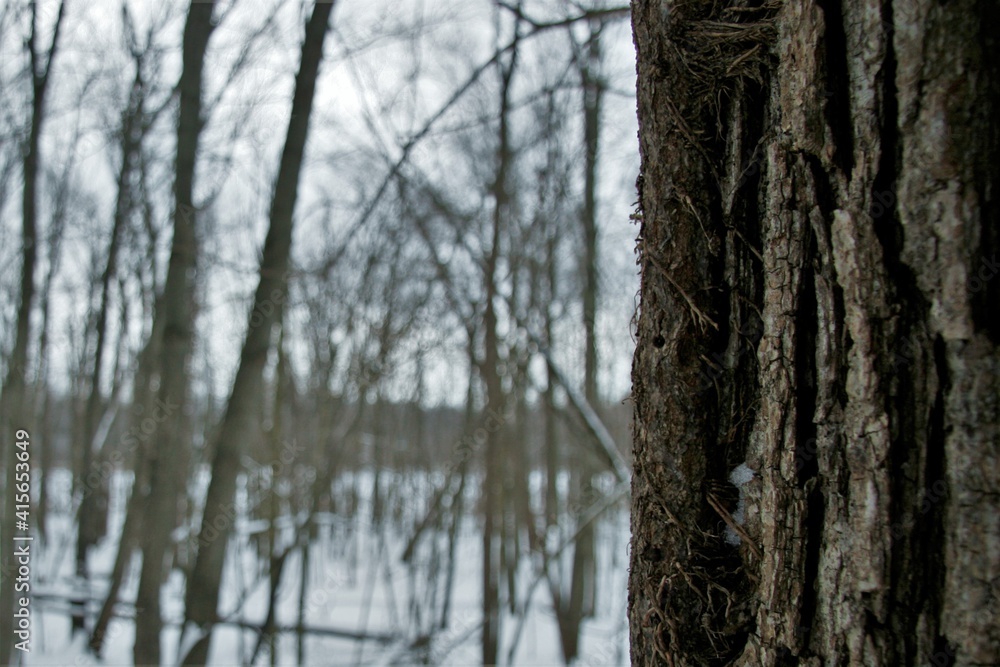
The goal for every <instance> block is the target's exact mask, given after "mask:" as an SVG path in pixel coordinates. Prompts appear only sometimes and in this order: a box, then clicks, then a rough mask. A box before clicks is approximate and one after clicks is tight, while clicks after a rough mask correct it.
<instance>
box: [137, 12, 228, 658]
mask: <svg viewBox="0 0 1000 667" xmlns="http://www.w3.org/2000/svg"><path fill="white" fill-rule="evenodd" d="M214 6H215V5H214V2H192V4H191V8H190V10H189V12H188V17H187V23H186V25H185V26H184V47H183V70H182V71H181V77H180V82H179V83H178V88H179V89H180V115H179V117H178V123H177V156H176V163H175V174H174V202H173V204H174V238H173V241H172V244H171V252H170V262H169V264H168V266H167V279H166V283H165V284H164V287H163V294H162V297H161V298H160V300H159V303H158V307H157V309H156V316H155V317H156V318H157V319H160V318H162V320H163V329H162V331H163V339H162V342H161V344H160V362H159V364H158V367H159V372H160V386H159V389H158V392H157V406H155V407H154V406H148V409H149V412H150V414H151V415H153V416H154V418H156V414H155V413H156V411H157V410H162V411H164V412H166V414H164V415H163V419H162V420H159V419H158V421H160V423H159V425H158V430H157V433H156V438H157V445H156V447H150V448H149V450H148V453H149V456H150V465H149V468H148V470H149V488H148V495H147V496H146V501H145V511H144V518H145V523H146V526H147V527H148V528H152V529H151V530H147V531H146V536H145V539H143V541H142V549H143V558H142V569H141V571H140V575H139V591H138V593H137V594H136V607H137V608H139V609H142V613H141V614H137V615H136V624H135V645H134V647H133V656H134V659H135V664H137V665H158V664H160V632H161V630H162V627H163V624H162V619H161V615H160V586H161V584H162V583H163V579H164V576H165V573H166V571H167V567H168V563H169V560H168V558H167V556H168V550H169V547H170V536H171V534H172V533H173V530H174V527H175V525H176V523H177V500H178V482H179V477H180V470H179V462H180V461H181V460H182V457H181V449H182V448H184V447H186V446H187V443H186V442H185V438H184V426H183V425H184V422H185V419H186V415H187V411H188V406H187V395H188V362H189V359H190V356H191V351H192V349H193V346H194V329H193V319H194V317H193V316H194V298H195V296H194V294H195V289H196V284H195V276H194V274H195V267H196V266H197V260H198V238H197V228H196V219H195V218H196V213H195V210H194V203H193V201H194V200H193V190H194V176H195V165H196V160H197V155H198V140H199V137H200V134H201V127H202V120H201V89H202V72H203V69H204V64H205V52H206V50H207V48H208V40H209V37H210V36H211V34H212V29H213V24H212V11H213V9H214ZM155 328H156V324H155V323H154V329H155ZM125 546H126V548H127V546H128V545H127V544H126V545H125Z"/></svg>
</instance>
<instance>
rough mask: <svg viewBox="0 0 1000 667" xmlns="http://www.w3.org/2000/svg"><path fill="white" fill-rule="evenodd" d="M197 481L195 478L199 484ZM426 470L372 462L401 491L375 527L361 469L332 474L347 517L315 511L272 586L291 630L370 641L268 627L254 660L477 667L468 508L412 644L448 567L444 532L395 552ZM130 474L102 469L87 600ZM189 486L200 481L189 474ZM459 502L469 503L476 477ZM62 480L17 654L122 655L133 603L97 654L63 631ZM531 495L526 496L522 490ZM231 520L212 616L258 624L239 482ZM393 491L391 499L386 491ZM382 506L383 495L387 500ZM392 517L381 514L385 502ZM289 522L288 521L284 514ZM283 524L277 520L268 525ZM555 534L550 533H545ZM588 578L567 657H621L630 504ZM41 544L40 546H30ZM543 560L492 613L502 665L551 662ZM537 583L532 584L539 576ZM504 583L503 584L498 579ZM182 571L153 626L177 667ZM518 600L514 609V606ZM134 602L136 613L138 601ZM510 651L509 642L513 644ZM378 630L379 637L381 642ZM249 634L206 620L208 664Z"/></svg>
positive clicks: (476, 562) (65, 525)
mask: <svg viewBox="0 0 1000 667" xmlns="http://www.w3.org/2000/svg"><path fill="white" fill-rule="evenodd" d="M202 481H204V480H199V482H202ZM433 481H434V480H432V479H431V478H429V477H428V476H422V477H417V478H414V476H412V475H410V476H408V477H406V478H404V477H403V476H401V475H398V474H397V473H383V479H382V480H381V481H380V484H382V485H385V486H384V487H383V488H390V489H391V488H398V489H401V490H400V491H399V493H400V494H401V496H402V494H407V495H406V497H405V498H402V497H401V498H399V499H397V501H400V502H397V503H396V505H395V508H396V510H397V511H396V516H394V517H387V519H386V521H384V522H382V523H381V525H376V524H375V523H374V522H373V521H372V520H371V516H372V503H371V497H372V488H373V486H374V475H373V474H372V473H371V472H364V473H359V474H357V475H345V476H344V477H342V478H340V479H338V482H337V484H338V485H340V486H342V487H344V488H349V487H351V486H352V485H353V486H354V487H355V488H356V489H357V495H358V500H359V505H358V510H357V511H356V512H355V513H354V516H353V517H351V518H345V517H343V516H337V515H325V517H324V519H325V520H324V522H323V525H322V527H321V529H320V530H319V536H318V539H317V540H315V541H314V542H313V543H312V547H311V549H310V551H309V564H308V570H307V572H306V579H305V589H304V590H305V596H304V597H302V596H301V592H302V588H301V585H302V570H303V567H302V565H303V557H302V549H295V550H294V551H293V552H292V553H291V554H290V555H289V557H288V560H287V562H286V565H285V571H284V574H283V577H282V584H281V587H280V589H279V592H278V596H277V606H276V608H277V624H278V625H279V626H284V627H295V626H296V625H297V623H298V620H299V608H300V604H301V607H302V610H303V625H305V626H306V627H308V628H320V629H329V630H338V631H344V632H347V633H352V634H359V635H369V636H373V637H375V639H369V640H364V641H361V640H357V639H354V638H346V637H337V636H330V635H321V634H313V633H308V634H305V635H304V636H303V637H302V639H301V644H302V645H301V649H300V647H299V642H300V638H299V635H298V634H297V633H295V632H293V631H288V632H284V633H281V634H279V635H278V637H277V640H276V653H275V660H273V661H272V659H271V656H270V655H269V652H268V651H267V650H266V649H265V650H262V651H261V653H260V655H258V657H257V660H256V664H279V665H294V664H299V662H300V661H299V651H300V650H301V652H302V659H301V664H307V665H387V666H388V665H406V664H418V663H419V664H431V665H476V664H480V659H479V655H480V653H479V650H480V649H479V627H480V620H481V609H480V606H481V595H480V591H481V555H480V554H481V536H480V533H479V529H478V526H477V522H476V519H475V518H474V517H471V516H468V515H466V516H465V518H464V519H463V521H462V523H461V524H460V530H459V531H458V535H459V538H458V540H457V547H456V553H457V558H456V564H457V566H456V570H455V579H454V587H453V591H452V601H451V606H450V613H449V614H448V624H447V627H445V628H443V629H438V630H437V632H436V633H435V634H434V635H433V636H432V637H431V639H430V640H429V641H428V642H422V643H421V642H418V643H421V644H423V647H422V649H421V650H416V649H414V648H413V644H414V643H415V640H416V639H417V638H419V637H421V636H424V635H426V634H427V629H428V628H430V627H432V626H433V625H434V621H433V620H432V617H434V618H437V615H438V614H439V613H440V609H441V605H442V600H443V596H444V593H443V590H444V587H443V582H444V580H445V572H446V565H447V553H446V541H447V540H446V535H445V534H444V533H443V532H442V531H438V532H437V533H432V534H428V535H427V536H426V537H425V538H424V539H423V540H422V541H421V543H420V544H421V548H420V549H419V550H418V551H417V552H416V555H415V557H414V558H413V559H411V562H410V563H405V562H403V561H402V559H401V554H402V552H403V551H404V549H405V546H406V543H407V541H408V538H409V537H410V535H411V530H409V529H408V527H409V528H412V525H413V524H414V523H415V522H416V521H418V520H419V518H420V517H422V515H423V512H424V511H425V507H426V502H427V499H428V498H429V497H430V496H431V489H432V486H433ZM129 484H130V479H129V478H128V477H127V476H126V475H124V474H119V475H116V476H115V477H114V479H113V480H112V498H111V508H110V509H111V512H110V520H109V532H110V534H111V535H112V537H110V538H108V539H106V540H104V541H103V542H102V543H101V544H99V545H98V546H97V547H95V548H94V549H92V551H91V554H90V560H89V565H90V571H91V573H92V574H93V575H94V576H93V579H92V582H91V587H92V588H91V591H90V597H92V598H93V599H96V600H100V599H103V595H104V591H105V590H106V588H107V582H108V575H109V573H110V572H111V568H112V564H113V562H114V557H115V552H116V549H117V544H116V543H117V535H118V532H119V531H120V529H121V522H122V520H123V514H124V501H125V496H126V490H127V488H128V485H129ZM196 486H201V484H198V485H196ZM531 486H532V487H533V491H536V492H537V491H539V490H540V480H539V477H538V476H534V477H533V478H532V479H531ZM470 487H472V490H471V491H470V495H469V498H468V500H467V503H466V506H467V507H469V506H472V504H473V503H474V501H475V498H474V494H475V490H474V487H475V485H474V484H470ZM69 488H70V480H69V476H68V474H66V473H65V472H57V473H54V474H53V475H51V482H50V487H49V489H50V493H52V494H53V495H52V498H53V501H54V502H55V507H54V509H55V510H56V511H53V512H52V514H51V517H50V525H49V532H48V538H49V539H48V540H47V541H46V543H45V544H44V548H41V549H40V550H39V552H38V554H37V556H36V560H35V561H34V567H35V573H34V575H33V584H32V593H33V594H34V599H33V601H32V607H31V610H32V617H33V637H32V650H31V653H30V654H29V655H28V656H27V664H28V665H32V666H34V665H59V666H66V665H130V664H132V641H133V637H134V627H133V624H132V620H131V618H130V617H131V615H132V614H133V613H134V610H133V608H132V605H131V604H129V603H128V602H126V603H123V604H121V605H120V607H119V609H120V612H121V616H119V617H118V618H116V619H115V621H113V623H112V625H111V627H110V629H109V632H108V635H107V641H106V645H105V650H104V655H103V658H102V659H100V660H99V659H97V658H95V657H94V656H92V655H90V654H89V653H87V651H86V649H85V646H86V637H84V636H83V635H82V634H78V635H77V636H76V637H73V636H71V626H70V616H69V609H68V606H67V604H66V602H65V600H67V599H69V598H70V597H71V594H72V593H73V591H74V590H77V589H78V588H79V584H78V583H76V582H75V581H74V578H73V576H72V574H73V570H74V563H73V553H74V545H73V532H74V531H73V530H71V528H72V526H71V522H72V518H71V514H70V512H69V510H70V502H69ZM533 495H534V496H536V497H537V495H538V494H537V493H533ZM237 500H238V502H237V511H238V519H237V521H236V522H235V526H236V531H235V533H236V534H235V536H234V537H233V538H232V540H231V542H230V547H229V552H228V560H227V566H226V571H225V575H224V581H223V590H222V595H221V609H222V612H223V615H225V616H227V617H228V618H229V619H230V620H233V621H244V622H247V623H249V624H260V623H262V622H263V620H264V618H265V616H266V613H267V604H268V579H267V570H266V567H265V564H264V562H263V561H262V560H261V559H260V558H259V557H258V553H257V549H256V547H255V545H254V541H253V538H252V537H251V534H252V533H253V532H254V530H255V529H257V528H259V524H260V523H261V522H260V521H259V520H258V521H256V522H253V521H250V520H248V518H247V517H246V516H245V513H246V492H245V485H244V487H243V489H242V491H241V495H240V497H238V499H237ZM390 500H391V499H390ZM390 506H391V505H390ZM388 513H389V514H392V512H391V511H390V512H388ZM286 519H287V518H286ZM565 523H566V525H565V527H564V530H563V532H564V533H566V532H571V530H572V521H567V522H565ZM284 525H285V528H284V530H283V532H284V535H285V539H287V540H288V541H289V543H290V542H291V540H292V536H293V529H292V527H291V526H292V522H291V521H290V520H286V521H285V522H284ZM279 532H281V531H279ZM550 537H551V538H553V541H558V539H559V536H557V535H553V536H550ZM597 544H598V554H597V563H598V582H597V604H596V612H595V614H594V616H593V617H592V618H590V619H588V620H587V621H585V622H584V624H583V627H582V637H581V650H580V658H579V659H578V660H577V662H576V664H578V665H587V666H594V667H596V666H597V665H602V666H603V665H626V664H628V632H627V624H626V620H625V604H626V583H627V582H626V579H627V564H628V561H627V548H628V515H627V512H626V511H625V510H624V508H623V507H622V505H621V504H618V505H616V506H615V507H613V508H612V509H611V510H609V511H607V512H606V513H605V514H604V515H603V516H602V518H601V519H600V520H599V522H598V524H597ZM38 546H39V547H43V545H42V544H39V545H38ZM571 553H572V551H571V550H566V552H564V554H563V557H562V562H561V563H559V564H558V565H554V566H553V567H554V568H555V569H557V570H558V569H559V568H562V576H561V577H560V578H561V579H562V580H563V581H568V580H569V576H568V574H569V569H570V565H571V560H570V558H571ZM539 567H540V559H537V558H536V559H529V558H522V559H521V562H520V568H519V570H518V576H517V578H516V582H517V583H516V586H517V589H518V595H517V598H518V602H519V604H523V601H524V599H525V597H526V595H525V594H526V592H527V591H529V590H531V591H532V595H531V604H530V606H529V607H528V610H527V613H526V614H524V615H523V616H524V618H523V621H522V619H521V618H520V616H521V614H512V613H511V610H510V608H509V606H506V605H505V611H504V614H503V619H502V623H501V642H500V646H501V650H500V662H501V664H516V665H561V664H562V660H561V649H560V644H559V632H558V626H557V623H556V618H555V614H554V612H553V609H552V598H551V595H550V591H549V586H548V583H547V581H546V580H544V579H539V576H540V573H539V571H538V568H539ZM137 580H138V572H137V571H132V572H131V574H130V576H129V577H128V580H127V582H126V585H125V586H124V588H123V591H122V593H121V599H122V600H125V601H130V600H132V599H134V596H135V589H136V586H137ZM536 580H537V581H536ZM506 585H507V584H506V580H505V581H504V587H506ZM183 595H184V591H183V581H182V577H181V576H180V574H179V573H178V572H176V571H175V572H174V573H173V575H172V576H171V578H170V579H169V581H168V582H167V584H166V585H165V586H164V588H163V593H162V596H163V597H162V607H163V613H164V615H165V617H166V618H167V619H168V621H170V623H168V625H167V627H166V628H165V629H164V632H163V635H162V638H161V643H162V649H163V656H164V659H165V660H166V661H167V664H174V663H175V662H176V660H177V656H178V647H179V642H180V640H181V628H180V626H179V623H180V620H181V617H182V613H183ZM98 608H99V603H98V602H95V603H93V604H92V605H91V613H90V614H89V621H88V623H90V622H92V621H93V618H94V617H95V616H96V611H97V609H98ZM519 611H520V610H519ZM140 613H141V612H140ZM519 625H520V626H521V628H520V633H519V636H517V638H516V646H515V647H514V648H513V660H512V661H510V660H509V659H508V658H509V653H510V652H511V650H512V645H513V644H514V643H515V636H516V635H518V627H519ZM380 638H384V639H380ZM256 641H257V634H256V633H255V632H254V631H253V630H250V629H241V628H239V627H238V626H235V625H226V626H221V627H219V628H218V629H217V630H216V633H215V637H214V640H213V644H212V653H211V656H210V662H211V664H213V665H245V664H249V660H250V656H251V654H252V653H253V650H254V646H255V644H256Z"/></svg>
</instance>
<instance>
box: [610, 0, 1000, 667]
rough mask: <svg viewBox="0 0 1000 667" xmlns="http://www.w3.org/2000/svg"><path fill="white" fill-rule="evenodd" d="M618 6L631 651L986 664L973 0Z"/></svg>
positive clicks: (983, 145) (989, 517)
mask: <svg viewBox="0 0 1000 667" xmlns="http://www.w3.org/2000/svg"><path fill="white" fill-rule="evenodd" d="M633 8H634V14H633V27H634V30H635V42H636V45H637V50H638V74H639V82H638V107H639V121H640V144H641V154H642V176H641V186H640V204H641V211H640V215H639V217H640V218H641V221H642V227H641V230H640V250H641V265H642V289H641V299H642V301H641V304H642V305H641V309H640V318H639V325H638V332H637V346H636V354H635V360H634V364H633V384H634V401H635V424H636V426H635V432H634V456H635V466H634V468H635V471H636V473H635V477H634V479H633V493H632V498H633V506H632V526H633V540H632V548H631V565H630V571H629V586H630V594H629V618H630V623H631V643H632V662H633V664H634V665H654V664H662V663H664V662H666V663H668V664H677V665H680V664H741V665H766V666H776V665H820V664H830V665H833V664H844V665H846V664H850V665H928V664H932V665H962V666H966V665H985V664H1000V623H998V622H997V618H998V617H997V611H998V608H997V604H996V599H997V598H996V595H995V591H996V584H995V582H996V581H997V580H998V577H1000V540H998V536H997V531H996V529H995V526H996V525H997V521H996V517H997V515H998V514H1000V496H998V495H997V494H996V493H995V489H996V488H998V486H1000V476H998V472H997V467H996V465H995V460H996V434H997V432H998V429H1000V408H998V404H997V401H996V396H997V395H1000V380H998V378H1000V350H998V347H997V346H998V341H1000V317H998V316H997V312H998V311H997V309H996V303H997V300H998V297H1000V280H997V279H996V277H995V276H996V274H997V273H998V272H1000V265H998V264H997V260H998V257H997V255H998V253H1000V234H998V232H997V230H998V229H1000V206H998V205H997V204H996V203H995V201H994V197H993V195H991V194H988V193H992V192H995V191H996V189H997V187H998V186H1000V167H998V165H1000V161H998V159H997V158H998V156H1000V131H998V126H997V124H996V121H995V118H996V117H997V114H998V112H1000V108H998V107H1000V66H998V64H997V62H996V58H995V56H994V54H995V53H996V52H997V50H998V40H997V37H996V33H995V30H994V29H993V28H992V26H994V25H996V22H997V20H998V19H1000V12H998V8H997V6H996V4H995V3H977V2H973V1H972V0H965V1H962V2H951V3H946V4H943V5H942V4H940V3H932V2H924V1H923V0H893V1H889V2H883V3H876V4H875V5H866V6H864V7H862V6H861V5H858V4H852V3H841V2H832V1H829V2H826V1H824V2H817V3H811V2H804V1H802V2H787V3H781V4H778V3H775V4H773V5H772V4H765V5H763V6H762V7H761V8H760V9H758V10H756V11H752V12H749V13H747V12H746V11H745V10H743V11H740V12H736V11H733V10H727V9H725V8H724V7H722V6H720V5H712V4H708V3H705V4H703V5H697V4H687V5H677V4H673V5H671V7H670V12H669V13H668V12H665V11H663V5H662V3H660V2H650V1H646V0H643V1H638V2H636V3H634V5H633ZM742 9H743V8H741V10H742ZM723 26H725V27H723ZM989 490H994V491H989ZM989 582H994V583H989ZM990 591H993V592H990Z"/></svg>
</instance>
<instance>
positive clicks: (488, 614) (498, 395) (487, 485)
mask: <svg viewBox="0 0 1000 667" xmlns="http://www.w3.org/2000/svg"><path fill="white" fill-rule="evenodd" d="M516 64H517V49H516V48H515V49H514V50H513V51H512V53H511V58H510V61H509V62H508V63H507V64H506V65H501V90H500V128H499V146H498V147H497V173H496V180H495V182H494V187H493V199H494V208H493V225H492V227H493V229H492V240H491V245H490V253H489V255H488V256H487V259H486V270H485V274H484V277H483V281H484V283H485V288H486V312H485V314H484V316H483V331H484V338H485V348H486V352H485V356H484V358H483V375H484V379H485V380H486V402H487V404H488V405H489V406H491V407H492V409H493V410H500V409H501V406H502V405H503V388H502V386H501V384H500V374H499V372H500V370H499V364H500V356H499V345H500V341H499V339H498V337H497V314H496V306H495V304H494V301H495V299H496V298H497V286H496V273H497V264H498V262H499V260H500V239H501V235H502V228H503V224H504V221H505V219H506V216H507V207H508V198H509V197H508V192H507V170H508V169H509V166H510V160H511V148H510V127H509V121H510V114H509V107H510V84H511V79H512V78H513V74H514V68H515V66H516ZM501 435H502V434H493V435H492V437H490V438H489V439H488V440H487V441H486V446H485V450H486V451H485V456H484V470H483V494H484V503H483V512H484V520H483V571H482V581H483V633H482V659H483V664H484V665H493V664H496V659H497V651H498V648H499V646H498V642H499V634H500V573H501V553H500V548H501V546H502V545H501V544H500V543H498V541H497V534H496V533H497V526H496V521H497V519H500V520H501V521H502V515H501V514H500V513H501V511H502V509H503V489H502V484H503V464H504V459H503V457H502V456H501V455H500V447H499V444H498V440H499V438H500V437H501Z"/></svg>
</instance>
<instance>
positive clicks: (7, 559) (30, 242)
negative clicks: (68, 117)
mask: <svg viewBox="0 0 1000 667" xmlns="http://www.w3.org/2000/svg"><path fill="white" fill-rule="evenodd" d="M65 11H66V5H65V2H60V4H59V14H58V15H57V18H56V25H55V32H54V34H53V36H52V45H51V47H50V48H49V50H48V58H47V60H46V62H45V64H44V67H43V66H42V65H41V63H39V62H38V60H39V52H38V43H37V16H36V14H37V7H36V5H35V4H34V3H32V5H31V33H30V35H29V38H28V56H29V58H30V64H31V72H30V75H31V76H30V78H31V84H32V106H31V128H30V130H29V132H28V143H27V145H26V146H25V153H24V162H23V180H24V189H23V197H22V200H21V211H22V227H21V243H22V251H21V290H20V295H19V300H18V305H17V323H16V325H15V326H16V330H15V333H14V348H13V350H12V351H11V356H10V361H9V363H8V364H7V377H6V378H5V379H4V383H3V388H2V389H0V433H2V434H3V436H2V437H3V443H0V450H2V451H3V453H4V463H5V467H6V480H5V484H4V488H3V501H2V504H3V514H2V516H3V520H4V521H5V522H8V521H10V520H11V518H12V517H13V516H14V509H15V508H14V497H15V494H14V491H15V488H16V487H15V481H16V473H15V469H16V464H17V462H18V461H17V457H16V452H17V449H16V448H15V446H14V437H15V436H16V434H17V433H18V431H19V430H21V429H23V430H26V431H27V433H28V434H29V435H30V433H31V428H32V426H33V424H32V423H31V415H30V414H29V412H28V411H27V408H28V401H27V400H26V396H27V387H28V379H27V375H28V346H29V343H30V339H31V310H32V305H33V302H34V297H35V260H36V257H37V252H38V251H37V242H38V232H37V221H36V215H37V214H36V210H35V206H36V201H37V197H38V193H37V189H38V185H37V182H38V167H39V161H38V150H39V144H40V139H41V134H42V120H43V119H44V117H45V93H46V90H47V88H48V83H49V79H50V77H49V75H50V74H51V72H52V62H53V60H54V59H55V56H56V49H57V47H58V44H59V29H60V27H61V26H62V21H63V16H64V15H65ZM18 440H19V441H22V442H23V440H21V438H20V437H18ZM29 442H30V438H29ZM29 447H30V445H29ZM8 525H10V524H8ZM5 539H9V538H8V537H5ZM13 551H14V550H13V548H9V547H6V546H5V548H3V549H0V636H2V637H3V639H2V642H3V643H2V644H0V646H2V648H0V663H3V664H10V662H11V658H12V656H13V653H12V651H13V648H14V642H13V640H12V638H13V637H14V636H15V635H14V616H13V613H14V612H13V609H14V578H13V577H12V576H10V574H12V573H13V572H14V571H15V570H16V560H15V558H14V556H13Z"/></svg>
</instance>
